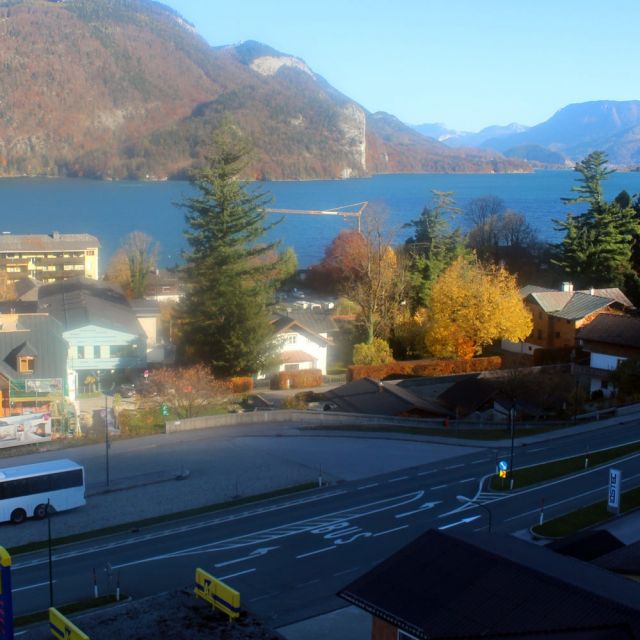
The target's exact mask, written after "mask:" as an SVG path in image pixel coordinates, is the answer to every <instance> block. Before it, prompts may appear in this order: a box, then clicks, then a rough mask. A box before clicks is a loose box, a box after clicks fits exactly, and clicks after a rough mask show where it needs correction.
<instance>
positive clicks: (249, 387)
mask: <svg viewBox="0 0 640 640" xmlns="http://www.w3.org/2000/svg"><path fill="white" fill-rule="evenodd" d="M229 384H230V385H231V391H233V393H246V392H248V391H253V378H250V377H248V376H236V377H235V378H231V379H230V380H229Z"/></svg>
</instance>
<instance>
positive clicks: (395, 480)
mask: <svg viewBox="0 0 640 640" xmlns="http://www.w3.org/2000/svg"><path fill="white" fill-rule="evenodd" d="M408 479H409V476H400V477H399V478H392V479H391V480H389V481H388V482H400V480H408Z"/></svg>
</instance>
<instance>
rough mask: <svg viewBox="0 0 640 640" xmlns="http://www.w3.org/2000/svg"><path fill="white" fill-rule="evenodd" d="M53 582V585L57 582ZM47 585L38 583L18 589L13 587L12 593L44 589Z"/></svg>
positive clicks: (46, 583)
mask: <svg viewBox="0 0 640 640" xmlns="http://www.w3.org/2000/svg"><path fill="white" fill-rule="evenodd" d="M53 582H54V584H55V583H56V582H57V581H56V580H54V581H53ZM48 584H49V581H47V582H38V584H30V585H29V586H27V587H18V588H16V587H14V588H13V589H12V591H26V590H27V589H37V588H38V587H44V586H47V585H48Z"/></svg>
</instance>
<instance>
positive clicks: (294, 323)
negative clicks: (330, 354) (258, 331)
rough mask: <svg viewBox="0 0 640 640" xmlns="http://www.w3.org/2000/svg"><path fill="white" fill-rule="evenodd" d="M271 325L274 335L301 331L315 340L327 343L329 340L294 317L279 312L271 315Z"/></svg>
mask: <svg viewBox="0 0 640 640" xmlns="http://www.w3.org/2000/svg"><path fill="white" fill-rule="evenodd" d="M271 327H272V331H273V334H274V335H278V334H279V333H293V332H296V333H302V334H306V335H307V336H310V337H312V338H313V339H314V340H316V341H317V342H322V343H325V344H326V343H328V342H329V340H328V339H327V338H325V337H324V336H321V335H320V334H319V333H317V332H315V331H313V329H310V328H309V327H307V326H306V325H304V324H302V323H301V322H298V320H296V319H295V318H293V317H291V316H285V315H282V314H281V313H274V314H273V315H272V316H271Z"/></svg>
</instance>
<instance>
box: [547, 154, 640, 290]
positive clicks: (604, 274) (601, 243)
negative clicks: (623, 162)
mask: <svg viewBox="0 0 640 640" xmlns="http://www.w3.org/2000/svg"><path fill="white" fill-rule="evenodd" d="M606 162H607V158H606V155H605V154H604V153H602V152H601V151H594V152H593V153H591V154H590V155H589V156H587V157H586V158H585V159H584V160H583V161H582V162H579V163H577V165H576V171H578V172H579V173H580V174H581V176H582V177H581V178H579V179H578V180H579V182H580V183H581V184H580V185H578V186H577V187H573V188H572V191H574V192H577V193H578V194H579V195H578V196H576V197H572V198H563V201H564V202H566V203H577V202H584V203H587V204H588V205H589V208H588V209H587V211H585V212H584V213H582V214H579V215H573V214H571V213H569V214H568V215H567V217H566V219H565V220H564V221H558V220H555V221H554V222H555V225H556V229H557V230H559V231H563V232H564V238H563V239H562V241H561V243H560V245H559V246H558V251H557V255H556V257H555V258H554V260H553V262H554V263H555V264H557V265H558V266H560V268H561V269H562V270H563V271H564V272H565V273H566V274H567V275H568V276H569V277H570V278H571V279H572V280H573V281H574V282H575V283H576V284H577V285H578V286H583V287H587V286H598V287H607V286H616V287H621V286H624V284H625V282H628V281H629V278H630V275H631V274H632V273H633V271H634V269H633V262H632V256H633V250H634V245H635V243H636V240H637V237H638V234H639V233H640V223H639V221H638V217H637V214H636V212H635V211H634V209H633V208H632V207H631V199H630V198H629V196H628V194H626V192H621V193H620V194H619V195H618V196H617V197H616V198H615V199H614V200H613V201H612V202H607V201H606V200H605V199H604V196H603V191H602V181H603V180H605V179H606V178H607V176H608V175H609V174H611V173H612V172H613V170H611V169H607V168H606Z"/></svg>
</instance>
